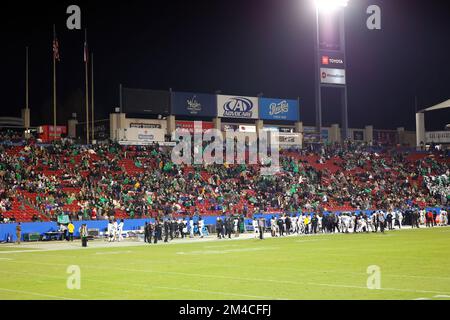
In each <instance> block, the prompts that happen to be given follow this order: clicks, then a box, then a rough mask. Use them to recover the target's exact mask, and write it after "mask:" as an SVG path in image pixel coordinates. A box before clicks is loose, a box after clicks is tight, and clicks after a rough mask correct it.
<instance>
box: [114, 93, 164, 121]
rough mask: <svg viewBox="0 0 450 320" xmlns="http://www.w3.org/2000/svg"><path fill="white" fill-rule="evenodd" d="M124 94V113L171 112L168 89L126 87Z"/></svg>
mask: <svg viewBox="0 0 450 320" xmlns="http://www.w3.org/2000/svg"><path fill="white" fill-rule="evenodd" d="M122 95H123V96H122V99H123V112H124V113H129V114H142V115H144V114H152V115H159V114H160V115H169V114H170V93H169V92H168V91H162V90H146V89H129V88H124V89H123V91H122Z"/></svg>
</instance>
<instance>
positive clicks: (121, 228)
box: [118, 222, 124, 233]
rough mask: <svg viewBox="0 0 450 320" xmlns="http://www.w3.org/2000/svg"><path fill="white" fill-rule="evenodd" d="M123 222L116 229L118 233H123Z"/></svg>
mask: <svg viewBox="0 0 450 320" xmlns="http://www.w3.org/2000/svg"><path fill="white" fill-rule="evenodd" d="M123 224H124V223H123V222H121V223H119V226H118V229H119V233H120V232H122V231H123Z"/></svg>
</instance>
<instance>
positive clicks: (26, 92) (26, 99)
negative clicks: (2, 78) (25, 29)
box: [25, 47, 29, 130]
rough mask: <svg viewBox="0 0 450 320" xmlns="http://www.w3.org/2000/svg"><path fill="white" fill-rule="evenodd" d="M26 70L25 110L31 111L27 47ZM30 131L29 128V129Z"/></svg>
mask: <svg viewBox="0 0 450 320" xmlns="http://www.w3.org/2000/svg"><path fill="white" fill-rule="evenodd" d="M25 61H26V62H25V63H26V68H25V82H26V84H25V110H28V109H29V104H28V103H29V82H28V76H29V71H28V65H29V59H28V47H26V60H25ZM27 130H28V128H27Z"/></svg>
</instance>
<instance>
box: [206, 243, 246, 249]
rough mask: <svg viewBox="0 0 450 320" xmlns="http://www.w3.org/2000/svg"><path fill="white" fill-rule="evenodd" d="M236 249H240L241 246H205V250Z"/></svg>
mask: <svg viewBox="0 0 450 320" xmlns="http://www.w3.org/2000/svg"><path fill="white" fill-rule="evenodd" d="M234 247H239V245H237V244H228V245H224V246H204V247H203V248H205V249H217V248H234Z"/></svg>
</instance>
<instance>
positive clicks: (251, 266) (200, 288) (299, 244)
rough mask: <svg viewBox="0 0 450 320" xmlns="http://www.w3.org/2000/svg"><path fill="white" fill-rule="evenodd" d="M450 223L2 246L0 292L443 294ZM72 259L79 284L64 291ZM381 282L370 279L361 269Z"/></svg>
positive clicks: (0, 295)
mask: <svg viewBox="0 0 450 320" xmlns="http://www.w3.org/2000/svg"><path fill="white" fill-rule="evenodd" d="M449 238H450V229H449V228H434V229H420V230H404V231H391V232H387V233H386V234H372V233H370V234H348V235H343V234H338V235H320V236H311V237H288V238H280V239H279V238H276V239H272V238H268V239H265V240H264V241H260V240H256V239H251V240H242V241H230V240H224V241H210V242H200V241H199V242H195V243H184V244H183V243H181V244H171V245H159V244H158V245H157V246H154V245H148V246H132V247H111V248H88V249H83V250H82V249H80V250H60V251H39V252H33V251H31V250H30V251H24V252H19V253H14V252H11V253H6V254H5V252H6V251H8V250H10V251H14V250H18V248H17V247H9V248H2V251H1V252H2V254H0V299H2V300H5V299H176V300H180V299H181V300H184V299H195V300H196V299H199V300H210V299H221V300H229V299H244V300H245V299H250V300H256V299H419V298H432V299H442V298H444V299H445V298H450V273H449V270H450V247H449V246H448V240H449ZM69 265H78V266H79V267H80V270H81V289H80V290H69V289H67V286H66V283H67V279H68V277H69V274H68V273H67V267H68V266H69ZM371 265H376V266H379V267H380V269H381V289H380V290H369V289H368V288H367V285H366V283H367V279H368V276H369V275H368V274H367V268H368V267H369V266H371Z"/></svg>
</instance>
